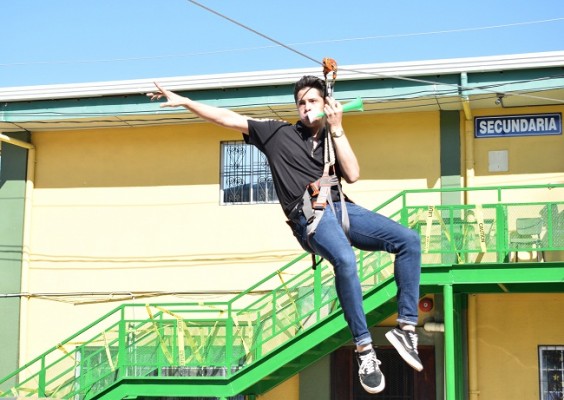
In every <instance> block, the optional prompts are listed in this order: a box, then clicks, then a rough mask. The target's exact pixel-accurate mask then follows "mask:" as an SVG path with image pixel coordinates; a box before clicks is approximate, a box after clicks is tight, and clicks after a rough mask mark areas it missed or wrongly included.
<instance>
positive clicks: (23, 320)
mask: <svg viewBox="0 0 564 400" xmlns="http://www.w3.org/2000/svg"><path fill="white" fill-rule="evenodd" d="M0 142H5V143H9V144H12V145H14V146H18V147H22V148H24V149H27V171H26V182H25V199H24V222H23V238H22V275H21V287H20V291H21V292H22V293H27V292H28V291H29V290H28V284H29V258H30V252H31V209H32V199H33V186H34V182H35V146H34V145H33V144H31V143H27V142H24V141H23V140H18V139H14V138H11V137H9V136H6V135H4V134H2V133H0ZM20 299H21V300H22V301H21V302H20V335H19V336H20V351H19V358H20V360H26V359H27V354H26V353H27V350H26V349H27V344H26V340H25V339H24V338H27V313H28V311H27V309H28V303H27V299H25V300H26V301H24V298H23V297H21V298H20ZM24 349H25V350H24Z"/></svg>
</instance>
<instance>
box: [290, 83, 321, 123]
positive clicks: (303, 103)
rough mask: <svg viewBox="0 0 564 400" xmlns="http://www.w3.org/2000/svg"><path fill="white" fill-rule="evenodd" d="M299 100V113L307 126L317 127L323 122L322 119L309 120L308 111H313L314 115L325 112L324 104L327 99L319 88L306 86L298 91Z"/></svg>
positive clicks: (297, 104)
mask: <svg viewBox="0 0 564 400" xmlns="http://www.w3.org/2000/svg"><path fill="white" fill-rule="evenodd" d="M297 97H298V101H297V103H296V106H297V108H298V113H299V115H300V121H302V123H303V124H304V125H305V126H307V127H310V128H311V127H315V126H318V125H319V124H321V123H322V119H318V120H315V121H313V122H310V121H309V118H308V113H309V112H311V113H313V114H314V115H316V114H319V113H320V112H323V106H324V105H325V100H324V99H323V96H322V94H321V93H320V92H319V90H318V89H314V88H310V87H306V88H303V89H302V90H300V91H299V92H298V96H297Z"/></svg>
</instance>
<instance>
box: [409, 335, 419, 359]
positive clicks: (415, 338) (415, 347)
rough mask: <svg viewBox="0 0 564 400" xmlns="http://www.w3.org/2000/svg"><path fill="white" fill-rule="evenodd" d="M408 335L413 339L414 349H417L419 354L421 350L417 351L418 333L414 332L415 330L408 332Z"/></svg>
mask: <svg viewBox="0 0 564 400" xmlns="http://www.w3.org/2000/svg"><path fill="white" fill-rule="evenodd" d="M407 335H408V336H409V339H410V340H411V344H412V346H413V351H415V352H416V353H417V354H419V352H418V351H417V340H418V339H417V334H416V333H413V332H407Z"/></svg>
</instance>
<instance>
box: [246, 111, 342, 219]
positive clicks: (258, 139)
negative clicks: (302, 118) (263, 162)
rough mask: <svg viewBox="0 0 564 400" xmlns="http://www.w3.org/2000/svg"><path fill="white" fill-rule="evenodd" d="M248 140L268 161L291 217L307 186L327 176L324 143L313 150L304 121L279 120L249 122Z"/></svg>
mask: <svg viewBox="0 0 564 400" xmlns="http://www.w3.org/2000/svg"><path fill="white" fill-rule="evenodd" d="M244 137H245V140H246V141H247V143H250V144H252V145H254V146H256V147H257V148H258V149H259V150H260V151H261V152H263V153H264V155H265V156H266V158H267V159H268V163H269V164H270V170H271V172H272V179H273V181H274V187H275V188H276V194H277V195H278V199H279V200H280V205H281V206H282V209H283V210H284V213H285V214H286V215H288V214H289V212H290V211H291V210H292V209H293V208H294V207H295V206H296V204H298V202H299V201H300V200H301V199H302V196H303V194H304V191H305V189H306V187H307V185H308V184H309V183H311V182H315V181H316V180H318V179H319V178H321V176H322V175H323V167H324V162H323V147H324V146H323V141H321V142H320V143H319V145H318V146H317V147H316V148H315V149H313V140H312V138H311V134H310V132H309V129H308V128H307V127H305V126H304V125H303V124H302V123H301V122H298V123H297V124H295V125H292V124H290V123H288V122H285V121H277V120H249V135H248V136H247V135H244ZM335 164H336V165H335V167H336V172H337V175H338V176H340V171H339V169H338V166H337V163H335ZM337 193H338V190H337ZM332 197H333V199H335V196H334V195H333V196H332ZM337 198H338V194H337Z"/></svg>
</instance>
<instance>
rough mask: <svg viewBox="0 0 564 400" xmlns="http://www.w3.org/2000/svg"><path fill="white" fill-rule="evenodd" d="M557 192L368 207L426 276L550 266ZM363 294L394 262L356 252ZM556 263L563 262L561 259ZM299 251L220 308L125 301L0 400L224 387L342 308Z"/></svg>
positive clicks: (403, 200)
mask: <svg viewBox="0 0 564 400" xmlns="http://www.w3.org/2000/svg"><path fill="white" fill-rule="evenodd" d="M562 199H564V185H551V186H526V187H523V186H521V187H496V188H473V189H446V190H412V191H404V192H402V193H400V194H398V195H397V196H395V197H393V198H392V199H390V200H389V201H387V202H386V203H384V204H382V205H381V206H380V207H378V208H377V209H376V210H375V211H378V212H381V213H382V214H385V215H389V216H391V218H393V219H395V220H397V221H399V222H401V223H402V224H404V225H407V226H409V227H411V228H412V229H415V230H417V231H418V232H419V234H420V236H421V243H422V249H423V254H422V262H423V267H424V268H433V267H434V266H450V265H453V264H473V265H475V266H476V267H479V264H480V263H490V264H491V263H501V262H510V261H519V260H521V259H527V260H528V261H530V260H537V261H544V262H546V261H549V260H550V259H551V257H552V258H554V257H556V258H558V257H559V255H558V254H559V253H558V252H562V251H564V201H562ZM357 258H358V266H359V276H360V279H361V284H362V287H363V290H364V291H365V292H367V291H369V290H374V289H375V288H377V287H378V286H379V285H381V284H382V283H383V282H386V281H388V280H390V279H392V278H393V257H392V256H390V255H389V254H387V253H383V252H362V251H359V252H357ZM560 260H561V261H562V259H560ZM310 264H311V259H310V257H309V256H307V255H306V254H304V255H302V256H301V257H299V258H297V259H295V260H294V261H292V262H290V263H289V264H287V265H285V266H283V267H282V268H280V269H279V270H277V271H276V272H274V273H273V274H271V275H269V276H268V277H266V278H265V279H263V280H262V281H260V282H258V283H257V284H255V285H253V286H251V287H250V288H249V289H247V290H245V291H244V292H242V293H240V294H239V295H237V296H235V297H233V298H232V299H231V300H229V301H225V302H205V303H182V304H177V303H171V304H153V305H146V306H142V305H137V304H133V305H122V306H120V307H118V308H116V309H115V310H113V311H111V312H109V313H108V314H106V315H104V316H103V317H101V318H100V319H98V320H96V321H94V322H93V323H91V324H90V325H88V326H87V327H85V328H84V329H82V330H81V331H79V332H77V333H76V334H74V335H72V336H71V337H69V338H68V339H66V340H64V341H63V342H61V343H60V344H58V345H57V346H55V347H53V348H51V349H50V350H48V351H47V352H45V353H44V354H43V355H41V356H39V357H37V358H36V359H34V360H32V361H31V362H29V363H27V364H26V365H24V366H22V367H21V368H20V369H19V370H17V371H15V372H14V373H12V374H10V375H9V376H7V377H5V378H4V379H2V380H1V381H0V387H5V385H6V382H13V381H15V380H17V382H18V383H17V385H16V386H15V387H14V388H12V389H11V390H9V391H6V392H4V393H0V397H52V398H69V399H70V398H76V399H79V398H80V399H88V398H92V397H94V396H96V395H98V394H99V393H101V392H102V391H104V390H106V389H107V388H108V387H110V386H112V385H114V384H116V383H118V382H119V381H120V380H122V379H125V378H128V379H135V378H143V379H151V378H167V379H169V378H170V379H174V378H183V379H186V378H190V379H193V380H198V379H206V380H225V379H231V378H232V377H234V376H236V375H237V374H239V373H241V372H242V371H244V370H245V369H246V368H249V367H251V366H253V365H255V364H256V363H258V362H260V361H261V360H263V359H264V358H266V357H268V356H269V354H270V353H271V352H273V351H276V349H278V348H280V346H282V345H284V344H285V343H287V342H288V341H290V340H299V337H300V334H301V333H302V332H305V331H307V330H308V329H311V328H312V327H313V326H316V325H317V324H320V323H322V322H323V321H324V320H325V319H327V317H328V316H330V315H333V314H334V313H335V312H337V311H339V310H338V308H339V307H338V302H337V298H336V293H335V290H334V276H333V271H332V267H331V266H330V265H328V264H327V263H321V265H319V266H318V268H317V269H316V270H315V271H314V270H313V269H312V268H311V266H310Z"/></svg>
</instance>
